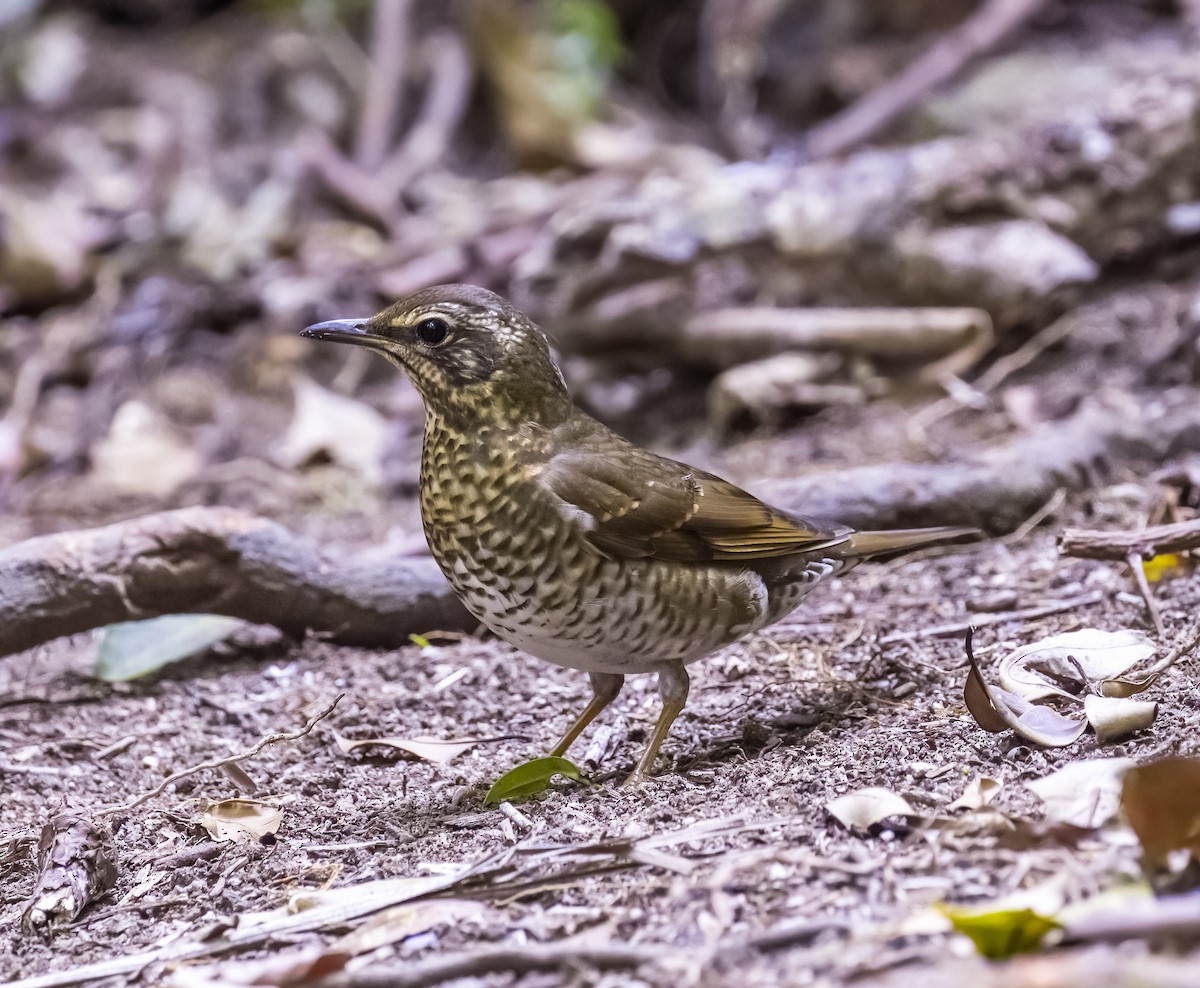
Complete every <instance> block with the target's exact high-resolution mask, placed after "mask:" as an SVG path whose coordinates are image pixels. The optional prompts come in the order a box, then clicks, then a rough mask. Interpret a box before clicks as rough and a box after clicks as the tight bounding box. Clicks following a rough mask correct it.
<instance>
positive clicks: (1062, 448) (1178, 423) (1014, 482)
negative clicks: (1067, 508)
mask: <svg viewBox="0 0 1200 988" xmlns="http://www.w3.org/2000/svg"><path fill="white" fill-rule="evenodd" d="M1186 398H1187V400H1186V401H1181V402H1179V403H1178V404H1177V405H1173V407H1172V408H1171V409H1169V410H1165V411H1158V410H1150V409H1147V408H1145V407H1144V406H1138V405H1133V404H1131V403H1127V402H1126V401H1125V400H1121V401H1114V402H1113V403H1111V405H1109V404H1102V403H1100V402H1089V403H1088V404H1086V405H1084V406H1083V408H1081V410H1080V411H1079V412H1077V413H1076V414H1074V415H1073V416H1071V417H1070V418H1067V419H1063V420H1061V421H1057V422H1047V423H1045V424H1043V425H1042V426H1039V427H1038V428H1037V429H1035V430H1033V431H1032V432H1031V433H1030V434H1028V435H1025V436H1022V437H1020V438H1018V439H1016V440H1014V441H1013V442H1011V443H1009V444H1007V445H1002V446H993V447H990V448H988V449H986V450H984V451H980V452H975V451H971V453H970V454H968V455H969V458H966V457H964V459H962V460H959V461H957V462H949V463H890V464H884V465H879V466H870V467H857V468H853V469H848V470H839V471H830V472H828V473H812V474H809V475H806V476H801V477H796V478H791V479H786V480H773V481H766V482H764V483H762V484H757V485H754V493H755V494H758V495H759V496H760V497H762V498H763V499H764V500H766V501H768V502H770V503H771V504H774V505H777V506H778V507H780V508H783V509H785V510H790V511H795V512H796V513H797V514H800V515H802V516H807V517H814V518H836V519H838V520H839V521H842V522H845V523H846V524H848V525H853V526H854V527H855V528H910V527H915V526H921V525H973V526H975V527H977V528H983V529H986V530H988V531H991V532H1008V531H1011V530H1012V529H1013V528H1016V527H1017V526H1018V525H1020V524H1021V523H1022V522H1023V521H1025V519H1026V518H1028V517H1029V515H1030V514H1031V513H1032V512H1034V511H1036V510H1037V509H1038V508H1039V507H1040V506H1041V505H1043V504H1044V503H1045V502H1046V501H1047V500H1048V499H1049V498H1050V497H1051V496H1052V495H1053V494H1054V492H1055V491H1056V490H1058V489H1059V488H1064V489H1066V490H1068V491H1071V490H1079V489H1081V488H1086V487H1088V486H1089V485H1092V484H1094V482H1095V478H1096V477H1097V476H1098V475H1099V476H1103V475H1105V474H1107V473H1109V472H1111V470H1112V469H1113V467H1114V466H1117V465H1121V464H1131V465H1132V464H1141V463H1147V462H1154V461H1157V460H1159V459H1161V458H1162V457H1163V456H1165V455H1166V453H1167V451H1168V450H1170V451H1171V452H1172V453H1173V454H1174V455H1179V454H1180V453H1183V452H1186V451H1189V450H1193V449H1195V448H1196V447H1197V444H1198V442H1200V428H1198V427H1200V406H1198V405H1197V404H1196V402H1195V399H1194V396H1193V395H1191V394H1188V395H1187V396H1186ZM1124 555H1125V553H1124V552H1122V553H1121V554H1120V555H1119V556H1118V557H1116V558H1119V559H1121V558H1124Z"/></svg>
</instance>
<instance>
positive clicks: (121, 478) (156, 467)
mask: <svg viewBox="0 0 1200 988" xmlns="http://www.w3.org/2000/svg"><path fill="white" fill-rule="evenodd" d="M201 463H202V460H201V457H200V454H199V453H198V452H197V451H196V450H195V449H193V448H192V447H191V446H190V445H189V444H188V443H187V442H185V441H184V440H183V439H182V438H180V436H179V435H178V434H177V433H176V432H175V430H174V429H173V428H172V427H171V424H170V423H169V422H168V421H167V420H166V419H165V418H164V417H163V416H162V415H160V414H159V413H158V412H156V411H154V409H152V408H151V407H150V406H149V405H145V404H143V403H142V402H140V401H127V402H125V404H123V405H122V406H121V407H120V408H118V409H117V412H116V414H115V415H114V416H113V420H112V425H111V426H110V427H109V430H108V435H107V436H105V437H104V438H103V439H101V440H100V441H99V442H98V443H96V445H95V446H93V447H92V475H93V476H94V477H95V478H96V479H97V480H99V481H101V482H102V483H104V484H107V485H109V486H111V487H115V488H117V489H118V490H123V491H130V492H132V493H135V494H150V495H152V496H154V497H166V496H167V495H169V494H171V493H172V492H173V491H174V490H175V488H177V487H178V486H179V485H180V484H181V483H183V482H184V481H185V480H188V479H189V478H190V477H192V476H193V475H194V474H195V473H196V471H197V470H199V469H200V466H201Z"/></svg>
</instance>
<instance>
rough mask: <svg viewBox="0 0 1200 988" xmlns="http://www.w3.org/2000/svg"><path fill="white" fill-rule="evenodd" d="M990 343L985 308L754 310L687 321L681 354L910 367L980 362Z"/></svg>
mask: <svg viewBox="0 0 1200 988" xmlns="http://www.w3.org/2000/svg"><path fill="white" fill-rule="evenodd" d="M991 344H992V321H991V319H990V318H989V317H988V314H987V313H986V312H984V311H983V310H982V309H964V308H891V309H889V308H840V309H824V308H812V309H778V308H766V307H762V308H760V307H757V306H755V307H749V308H744V309H718V310H717V311H716V312H707V313H703V314H701V315H697V316H693V317H692V318H691V319H689V320H688V321H687V322H686V323H685V324H684V327H683V330H682V333H681V336H680V340H679V352H680V354H681V355H682V356H684V357H686V358H688V359H690V360H697V361H703V362H704V363H708V364H715V365H716V366H718V367H730V366H733V365H734V364H741V363H744V362H746V361H748V360H759V359H761V358H763V357H770V356H774V355H775V354H778V353H783V352H788V351H792V350H817V351H825V350H844V351H847V352H849V353H854V354H861V355H864V356H870V357H882V358H884V359H888V358H891V359H893V360H895V359H900V360H903V361H904V362H906V363H912V362H914V361H919V360H930V359H934V358H938V357H945V356H947V355H949V354H951V353H954V352H955V351H958V350H962V349H964V348H969V349H970V350H971V353H972V357H973V358H978V357H979V356H980V355H982V354H983V353H984V352H986V351H987V350H988V348H989V347H990V346H991ZM972 362H973V360H969V361H967V362H966V364H967V365H969V364H970V363H972Z"/></svg>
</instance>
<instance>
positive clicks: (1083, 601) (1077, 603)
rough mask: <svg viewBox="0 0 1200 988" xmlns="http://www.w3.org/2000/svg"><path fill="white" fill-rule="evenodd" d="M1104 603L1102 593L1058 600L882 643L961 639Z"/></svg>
mask: <svg viewBox="0 0 1200 988" xmlns="http://www.w3.org/2000/svg"><path fill="white" fill-rule="evenodd" d="M1103 599H1104V594H1103V593H1102V592H1101V591H1099V590H1093V591H1092V592H1091V593H1085V594H1080V595H1079V596H1078V597H1068V598H1067V599H1066V600H1057V601H1055V602H1054V603H1052V604H1041V605H1039V606H1038V607H1023V608H1021V609H1020V610H1016V611H1002V612H1000V613H998V614H987V615H979V614H977V615H975V616H974V617H973V618H971V619H970V620H969V621H955V622H954V623H953V624H935V625H931V626H930V627H928V628H922V629H921V630H920V631H896V632H893V633H892V634H890V635H885V636H884V637H883V638H880V639H879V644H880V645H891V644H894V643H895V642H902V641H910V640H913V639H917V638H941V637H943V636H945V635H961V634H962V633H963V632H964V631H969V630H970V629H971V628H982V627H985V626H987V625H990V624H1006V623H1007V622H1009V621H1032V620H1033V619H1034V618H1040V617H1046V616H1047V615H1050V614H1061V613H1062V612H1063V611H1071V610H1074V609H1075V608H1077V607H1090V606H1091V605H1092V604H1098V603H1100V601H1102V600H1103Z"/></svg>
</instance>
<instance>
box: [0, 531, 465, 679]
mask: <svg viewBox="0 0 1200 988" xmlns="http://www.w3.org/2000/svg"><path fill="white" fill-rule="evenodd" d="M185 612H202V613H209V614H225V615H228V616H230V617H237V618H242V619H243V620H246V621H253V622H255V623H257V624H271V625H274V626H275V627H277V628H279V629H280V630H281V631H283V632H285V633H286V634H289V635H292V636H293V637H297V638H300V637H303V636H304V635H305V634H306V633H308V632H310V631H315V632H321V633H324V634H327V635H329V637H330V638H332V639H333V640H334V641H337V642H342V643H345V644H351V645H363V646H368V647H376V648H386V647H395V646H398V645H402V644H404V643H405V642H406V641H407V636H408V635H409V634H410V633H413V632H419V631H425V630H428V629H429V628H446V629H448V630H470V629H472V628H474V627H475V626H476V622H475V620H474V619H473V618H471V616H470V615H469V614H468V613H467V611H466V610H465V609H464V608H463V606H462V605H461V604H460V603H459V602H458V600H457V598H455V596H454V594H453V592H452V591H451V590H450V587H449V586H448V585H447V583H446V581H445V579H444V578H443V577H442V575H441V573H440V572H439V571H438V569H437V565H436V564H435V563H434V562H433V560H432V559H425V558H405V557H399V556H397V555H395V554H394V553H390V552H387V553H385V552H380V551H378V550H374V551H369V552H363V553H360V554H358V555H355V556H351V557H349V558H348V559H338V560H336V561H335V560H334V559H333V558H331V557H330V556H328V555H326V554H325V553H323V552H322V551H321V550H320V549H318V548H316V547H314V546H312V545H311V544H308V543H306V542H304V541H302V540H301V539H299V538H297V537H296V536H295V535H293V534H292V533H291V532H289V531H288V530H287V529H286V528H284V527H283V526H282V525H278V524H276V523H275V522H271V521H267V520H265V519H263V518H256V517H254V516H252V515H247V514H244V513H243V512H240V511H234V510H232V509H228V508H184V509H183V510H180V511H168V512H164V513H162V514H154V515H147V516H145V517H142V518H135V519H133V520H132V521H125V522H120V523H118V524H116V525H109V526H107V527H105V528H96V529H90V530H86V531H78V532H60V533H58V534H55V535H45V536H41V537H40V538H35V539H29V540H28V541H25V542H20V543H18V544H16V545H13V546H10V547H8V548H7V549H4V550H0V655H8V654H11V653H13V652H20V651H22V650H24V649H27V648H31V647H33V646H34V645H39V644H41V643H42V642H46V641H50V640H51V639H53V638H59V637H61V636H63V635H72V634H76V633H78V632H81V631H88V630H90V629H92V628H97V627H101V626H103V625H107V624H113V623H115V622H118V621H136V620H141V619H145V618H151V617H158V616H160V615H163V614H179V613H185Z"/></svg>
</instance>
